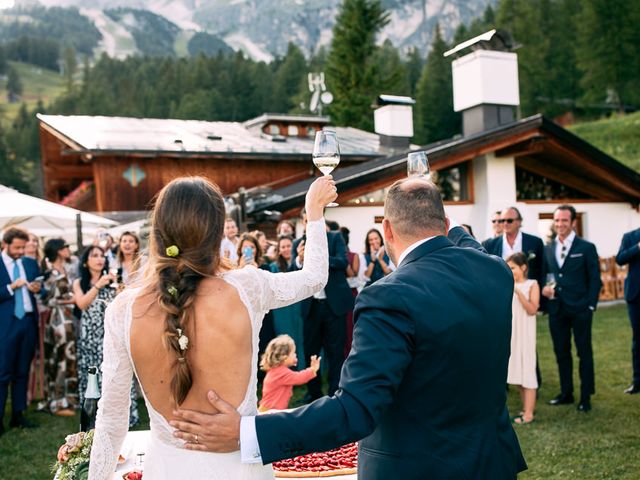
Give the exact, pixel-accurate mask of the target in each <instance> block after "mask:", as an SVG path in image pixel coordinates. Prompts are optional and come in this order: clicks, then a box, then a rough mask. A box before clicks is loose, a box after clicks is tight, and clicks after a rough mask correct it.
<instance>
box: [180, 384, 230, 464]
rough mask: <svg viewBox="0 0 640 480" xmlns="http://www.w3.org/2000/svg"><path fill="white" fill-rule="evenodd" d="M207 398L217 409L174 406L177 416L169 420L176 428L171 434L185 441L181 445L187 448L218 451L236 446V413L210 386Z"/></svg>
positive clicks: (223, 451)
mask: <svg viewBox="0 0 640 480" xmlns="http://www.w3.org/2000/svg"><path fill="white" fill-rule="evenodd" d="M207 399H208V400H209V403H211V405H213V406H214V408H215V409H216V410H218V413H202V412H197V411H195V410H186V409H178V410H174V412H173V414H174V415H175V417H176V418H177V419H178V420H172V421H170V422H169V423H170V424H171V426H172V427H174V428H175V429H176V430H175V431H174V432H173V435H174V436H175V437H177V438H181V439H182V440H184V441H185V442H187V443H186V445H185V448H187V449H189V450H200V451H204V452H220V453H227V452H235V451H236V450H239V449H240V414H239V413H238V411H237V410H236V409H235V408H233V406H232V405H230V404H228V403H227V402H225V401H224V400H222V399H221V398H220V397H218V395H217V394H215V393H214V392H213V391H211V390H210V391H209V393H208V394H207Z"/></svg>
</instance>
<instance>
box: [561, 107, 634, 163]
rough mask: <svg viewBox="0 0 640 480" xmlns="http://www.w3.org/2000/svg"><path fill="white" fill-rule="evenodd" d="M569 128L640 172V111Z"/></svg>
mask: <svg viewBox="0 0 640 480" xmlns="http://www.w3.org/2000/svg"><path fill="white" fill-rule="evenodd" d="M569 130H571V131H572V132H573V133H575V134H576V135H579V136H580V137H582V138H584V139H585V140H587V141H588V142H590V143H592V144H593V145H595V146H596V147H598V148H599V149H600V150H602V151H603V152H606V153H608V154H609V155H611V156H612V157H613V158H615V159H616V160H619V161H620V162H622V163H624V164H625V165H627V166H628V167H630V168H633V169H634V170H636V171H637V172H640V112H636V113H632V114H628V115H622V116H614V117H611V118H607V119H603V120H597V121H593V122H585V123H579V124H577V125H573V126H571V127H569Z"/></svg>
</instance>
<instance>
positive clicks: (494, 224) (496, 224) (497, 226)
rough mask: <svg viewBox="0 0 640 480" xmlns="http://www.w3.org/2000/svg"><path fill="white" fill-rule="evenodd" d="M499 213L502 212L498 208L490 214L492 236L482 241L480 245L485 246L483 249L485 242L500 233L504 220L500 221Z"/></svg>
mask: <svg viewBox="0 0 640 480" xmlns="http://www.w3.org/2000/svg"><path fill="white" fill-rule="evenodd" d="M501 214H502V212H501V211H500V210H498V211H497V212H495V213H494V214H493V215H491V230H493V237H490V238H487V239H486V240H485V241H483V242H482V246H483V247H484V248H485V250H486V248H487V242H490V241H491V240H493V239H494V238H496V237H499V236H500V235H502V225H503V223H504V222H500V216H501Z"/></svg>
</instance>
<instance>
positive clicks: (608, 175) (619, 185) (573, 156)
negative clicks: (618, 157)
mask: <svg viewBox="0 0 640 480" xmlns="http://www.w3.org/2000/svg"><path fill="white" fill-rule="evenodd" d="M548 147H549V148H550V149H552V150H553V151H554V152H556V154H557V155H560V156H562V157H564V158H566V159H569V160H570V161H571V162H572V163H573V164H575V166H576V167H577V168H578V169H580V171H582V172H584V173H585V174H586V175H585V176H587V177H588V178H590V179H591V181H592V182H595V183H598V184H602V183H603V182H605V183H608V184H609V185H610V186H611V190H612V191H615V192H617V193H620V192H622V193H624V194H625V196H628V197H631V198H633V199H634V201H636V202H637V201H638V199H640V192H638V190H637V189H636V188H634V187H633V185H631V184H630V183H628V182H626V181H625V179H622V178H621V177H620V176H619V175H615V174H613V173H612V172H611V171H610V170H608V169H607V168H605V167H603V166H602V165H601V164H600V163H598V162H594V161H592V160H591V158H588V157H584V156H582V155H580V154H578V153H576V151H575V150H573V149H571V148H568V147H566V146H565V145H563V144H561V143H560V142H559V141H557V140H555V139H551V140H550V141H549V143H548Z"/></svg>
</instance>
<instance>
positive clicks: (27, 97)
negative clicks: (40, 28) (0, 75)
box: [0, 62, 65, 123]
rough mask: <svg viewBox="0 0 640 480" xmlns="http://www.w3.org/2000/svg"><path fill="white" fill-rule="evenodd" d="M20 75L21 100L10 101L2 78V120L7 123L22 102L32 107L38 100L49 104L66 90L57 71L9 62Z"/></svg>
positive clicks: (0, 101)
mask: <svg viewBox="0 0 640 480" xmlns="http://www.w3.org/2000/svg"><path fill="white" fill-rule="evenodd" d="M9 64H10V65H11V66H13V67H14V68H15V69H16V70H17V71H18V75H20V80H21V81H22V87H23V90H22V99H21V102H16V103H8V102H7V90H6V88H5V84H6V81H5V80H0V121H1V122H2V123H6V122H9V121H12V120H13V119H14V118H15V116H16V113H17V112H18V110H19V109H20V105H21V103H22V102H26V104H27V107H28V108H29V109H32V108H33V107H35V106H36V104H37V103H38V100H42V102H43V103H44V104H45V105H47V104H48V103H49V102H51V101H52V100H53V99H54V98H56V97H57V96H58V95H60V94H61V93H62V92H63V91H64V88H65V87H64V78H63V77H62V75H60V74H59V73H57V72H53V71H51V70H47V69H44V68H40V67H36V66H33V65H29V64H26V63H19V62H9Z"/></svg>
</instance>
